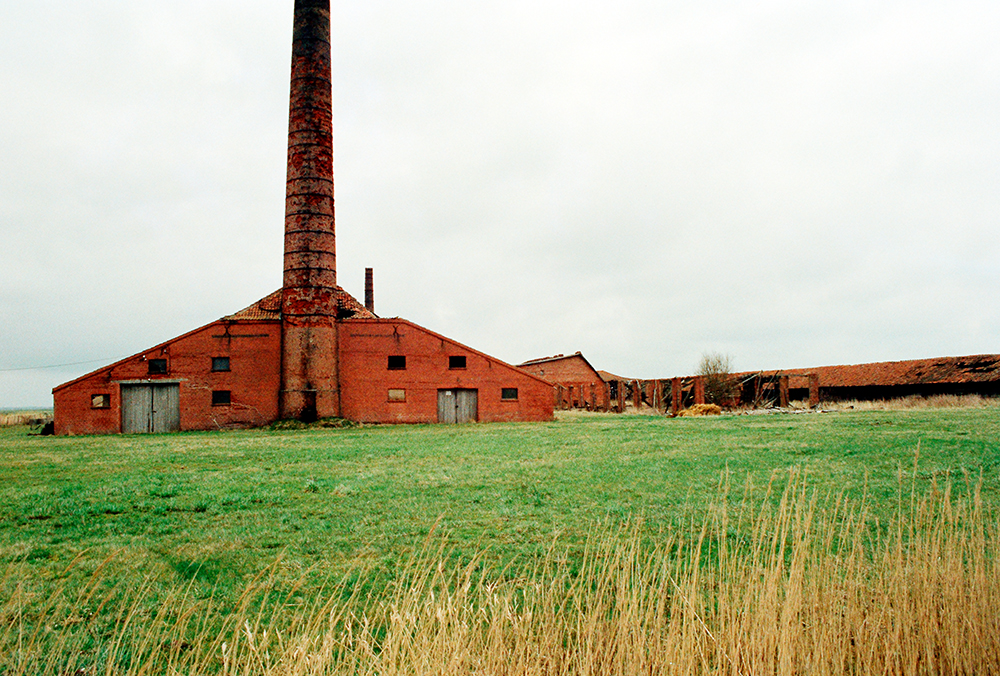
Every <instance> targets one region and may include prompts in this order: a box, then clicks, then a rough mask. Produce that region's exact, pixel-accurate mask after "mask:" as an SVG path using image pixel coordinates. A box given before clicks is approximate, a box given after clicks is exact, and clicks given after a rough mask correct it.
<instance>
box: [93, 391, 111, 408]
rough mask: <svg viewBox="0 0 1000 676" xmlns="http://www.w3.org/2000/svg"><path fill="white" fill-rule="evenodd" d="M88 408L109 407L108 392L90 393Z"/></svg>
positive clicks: (109, 397)
mask: <svg viewBox="0 0 1000 676" xmlns="http://www.w3.org/2000/svg"><path fill="white" fill-rule="evenodd" d="M90 408H111V395H110V394H92V395H90Z"/></svg>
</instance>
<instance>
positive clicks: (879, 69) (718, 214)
mask: <svg viewBox="0 0 1000 676" xmlns="http://www.w3.org/2000/svg"><path fill="white" fill-rule="evenodd" d="M279 5H280V6H275V5H274V3H264V2H257V3H236V2H232V1H229V2H217V3H209V4H205V3H193V2H178V3H171V4H169V5H163V4H162V3H161V4H156V3H152V2H138V3H136V2H133V3H124V2H120V1H113V0H104V1H103V2H95V3H87V5H86V6H80V5H72V4H71V5H68V6H66V5H63V4H59V3H52V2H40V3H32V4H31V5H24V4H22V5H16V6H15V5H8V6H3V7H0V58H2V60H3V62H4V63H7V64H17V65H18V67H17V68H5V69H4V70H3V71H2V72H0V97H2V100H4V101H5V106H4V109H3V112H2V113H0V119H2V121H3V124H2V125H0V154H2V156H3V157H4V162H3V163H2V164H0V227H2V228H3V232H4V241H5V247H4V248H3V249H2V250H0V321H3V322H4V324H5V326H9V327H13V328H12V329H11V330H8V331H4V332H3V335H2V337H0V354H2V355H3V359H2V360H0V369H2V368H13V367H22V366H26V365H39V364H43V365H44V364H54V363H67V362H72V361H82V360H85V359H89V358H99V357H104V356H109V354H110V353H115V354H116V355H118V354H122V353H125V354H127V353H131V352H134V351H138V350H140V349H142V348H144V347H147V346H148V345H151V344H154V343H156V342H160V341H161V340H164V339H166V338H169V337H171V336H172V335H176V334H178V333H180V332H182V331H184V330H187V329H190V328H193V327H194V326H197V325H200V324H202V323H204V322H207V321H210V320H212V319H214V318H216V317H218V316H220V315H221V314H224V313H226V312H230V311H233V310H235V309H238V308H239V307H242V306H243V305H245V304H247V303H249V302H252V301H253V300H255V299H256V298H258V297H260V296H262V295H264V294H265V293H267V292H269V291H270V290H273V288H276V287H277V285H278V284H280V255H281V251H280V247H281V222H282V220H281V215H282V208H283V204H282V197H283V181H284V168H283V163H284V162H283V160H284V134H285V125H286V116H287V113H286V100H287V71H288V54H289V48H290V45H289V41H290V34H291V30H290V27H291V6H292V3H291V2H288V1H286V2H283V3H279ZM998 28H1000V8H998V7H996V6H994V5H992V4H989V3H986V2H965V1H960V2H957V3H956V2H952V3H944V2H943V1H931V0H927V1H924V2H917V3H894V2H875V3H872V2H865V3H861V2H836V3H835V2H819V3H799V2H790V1H784V2H781V1H775V2H765V3H753V4H748V3H740V2H722V1H720V2H707V3H698V4H690V3H687V4H683V5H682V4H680V3H662V2H659V3H653V2H645V1H641V0H637V1H634V2H624V3H621V2H619V3H613V4H612V3H607V2H582V3H579V2H578V3H567V2H555V1H542V2H537V1H536V2H532V3H528V2H514V3H503V4H500V3H491V2H487V3H463V2H447V1H438V2H431V3H422V4H416V5H415V4H413V3H399V2H394V1H391V0H383V1H374V2H369V3H363V4H357V3H355V4H352V5H338V3H334V6H333V30H334V81H335V84H334V98H335V158H336V159H335V174H336V181H337V208H338V218H337V222H338V242H339V244H338V260H339V271H340V280H341V283H342V284H343V285H345V286H346V287H347V288H348V290H352V291H355V292H360V291H361V289H362V280H363V268H364V267H365V266H374V267H375V270H376V297H377V300H378V304H379V311H380V312H381V313H382V314H387V315H397V314H398V315H402V316H405V317H407V318H410V319H412V320H414V321H418V322H420V323H424V324H426V325H428V326H429V327H430V328H433V329H435V330H438V331H440V332H443V333H445V334H447V335H451V336H453V337H454V338H456V339H459V340H463V341H466V342H468V343H470V344H471V345H473V346H475V347H477V348H480V349H483V350H485V351H487V352H491V353H494V354H496V355H497V356H499V357H501V358H504V359H508V360H511V361H518V360H521V359H527V358H530V357H537V356H541V355H545V354H552V353H556V352H571V351H574V350H576V349H581V350H583V351H584V352H585V353H586V354H587V355H588V357H589V358H590V359H591V361H592V362H593V363H594V364H595V365H596V366H597V367H598V368H607V369H608V370H611V371H616V372H620V373H624V374H626V375H635V376H639V377H642V376H649V377H654V376H670V375H676V374H682V373H688V372H690V371H692V370H693V369H694V367H695V366H696V364H697V360H698V357H699V356H700V354H701V353H702V352H705V351H706V350H722V351H726V352H729V353H731V354H732V355H733V356H734V359H735V361H736V364H737V366H738V367H740V368H747V369H751V368H769V367H782V366H784V367H797V366H809V365H816V364H826V363H843V362H858V361H866V360H871V359H903V358H910V357H927V356H936V355H943V354H962V353H973V352H995V351H997V350H998V343H1000V317H998V313H997V312H996V311H995V310H994V309H993V308H994V306H995V301H994V300H993V298H992V293H991V291H992V289H994V288H996V287H997V283H998V281H1000V267H998V264H997V263H996V261H997V260H1000V258H998V254H1000V251H998V248H1000V246H998V244H997V243H996V237H995V233H996V214H997V213H1000V209H998V207H1000V204H998V202H1000V195H998V193H997V191H996V189H995V186H996V185H997V184H998V179H1000V175H998V174H1000V160H998V159H997V158H998V157H1000V152H998V151H1000V131H998V130H997V126H996V124H995V111H996V110H997V109H998V104H1000V100H998V99H1000V85H998V83H1000V77H998V76H1000V47H998V46H997V44H996V42H997V41H996V40H995V35H996V34H998ZM7 102H10V103H9V105H8V103H7ZM109 349H110V353H109ZM81 368H82V369H84V370H85V369H86V368H89V366H84V367H81ZM59 378H63V376H62V375H61V374H60V375H59ZM44 380H45V379H44V377H39V376H37V372H36V374H35V375H32V376H31V378H28V377H24V378H23V379H21V380H19V381H17V382H20V383H22V385H21V386H18V385H17V382H14V383H11V384H9V385H5V386H4V388H3V389H2V390H0V406H3V405H17V404H19V403H36V402H37V400H38V398H39V397H42V396H44V392H43V393H42V394H41V395H40V394H39V392H40V391H41V390H39V385H38V383H39V382H43V381H44ZM5 382H8V383H9V382H10V379H9V377H8V380H7V381H5ZM57 382H60V380H58V379H56V380H53V381H52V383H51V384H56V383H57ZM19 387H20V389H19ZM46 387H51V385H47V386H46ZM43 389H44V388H43ZM21 400H23V401H21Z"/></svg>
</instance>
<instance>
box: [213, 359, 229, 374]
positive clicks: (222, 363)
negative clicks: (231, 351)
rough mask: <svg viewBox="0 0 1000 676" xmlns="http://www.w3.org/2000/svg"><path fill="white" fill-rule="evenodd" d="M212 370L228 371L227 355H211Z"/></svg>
mask: <svg viewBox="0 0 1000 676" xmlns="http://www.w3.org/2000/svg"><path fill="white" fill-rule="evenodd" d="M212 370H213V371H228V370H229V357H212Z"/></svg>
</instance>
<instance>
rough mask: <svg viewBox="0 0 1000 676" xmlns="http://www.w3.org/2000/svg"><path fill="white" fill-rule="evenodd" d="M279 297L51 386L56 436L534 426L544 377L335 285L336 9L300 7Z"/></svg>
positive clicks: (319, 4) (540, 413)
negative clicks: (278, 427) (359, 425)
mask: <svg viewBox="0 0 1000 676" xmlns="http://www.w3.org/2000/svg"><path fill="white" fill-rule="evenodd" d="M294 11H295V14H294V34H293V41H292V71H291V87H290V97H289V131H288V174H287V189H286V198H285V242H284V274H283V280H282V288H281V289H279V290H278V291H275V292H274V293H272V294H270V295H268V296H267V297H265V298H263V299H261V300H260V301H258V302H256V303H254V304H253V305H251V306H249V307H247V308H245V309H243V310H241V311H239V312H236V313H234V314H232V315H228V316H226V317H223V318H221V319H219V320H217V321H215V322H211V323H210V324H207V325H205V326H202V327H200V328H197V329H195V330H193V331H190V332H188V333H186V334H183V335H181V336H178V337H176V338H174V339H172V340H169V341H166V342H164V343H161V344H160V345H157V346H155V347H152V348H150V349H148V350H144V351H143V352H140V353H137V354H135V355H133V356H131V357H129V358H127V359H123V360H121V361H118V362H116V363H114V364H111V365H109V366H105V367H103V368H100V369H97V370H96V371H93V372H91V373H88V374H87V375H84V376H81V377H80V378H77V379H75V380H73V381H70V382H68V383H64V384H62V385H59V386H57V387H55V388H54V389H53V398H54V404H55V432H56V433H57V434H92V433H114V432H170V431H178V430H205V429H218V428H226V427H239V426H257V425H263V424H267V423H270V422H273V421H275V420H279V419H286V418H295V419H300V420H305V421H311V420H315V419H317V418H327V417H343V418H348V419H351V420H356V421H361V422H385V423H423V422H470V421H516V420H520V421H539V420H549V419H551V418H552V412H553V401H552V386H551V384H550V383H549V382H547V381H546V380H544V379H542V378H540V377H538V376H535V375H532V374H530V373H527V372H525V371H522V370H520V369H518V368H516V367H514V366H511V365H510V364H507V363H504V362H503V361H501V360H499V359H496V358H494V357H491V356H489V355H486V354H484V353H482V352H479V351H477V350H474V349H472V348H470V347H468V346H465V345H462V344H460V343H458V342H456V341H453V340H451V339H449V338H446V337H444V336H442V335H440V334H437V333H434V332H433V331H430V330H429V329H426V328H423V327H421V326H418V325H416V324H414V323H412V322H409V321H406V320H405V319H399V318H392V319H388V318H380V317H378V316H377V315H376V314H375V312H374V306H373V292H372V290H371V289H372V287H371V274H370V272H369V274H368V278H367V280H366V291H367V293H366V296H367V297H366V305H367V307H366V305H362V304H361V303H359V302H358V301H357V300H356V299H355V298H354V297H353V296H351V295H350V294H349V293H347V292H346V291H344V289H342V288H341V287H340V286H338V284H337V266H336V246H335V242H336V236H335V222H334V200H333V144H332V138H333V134H332V101H331V88H332V85H331V71H330V3H329V0H296V1H295V10H294Z"/></svg>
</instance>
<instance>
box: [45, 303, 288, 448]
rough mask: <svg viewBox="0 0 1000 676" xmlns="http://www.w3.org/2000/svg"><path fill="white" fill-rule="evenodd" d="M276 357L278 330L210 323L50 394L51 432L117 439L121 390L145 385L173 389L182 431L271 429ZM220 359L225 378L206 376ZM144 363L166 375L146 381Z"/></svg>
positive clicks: (269, 325)
mask: <svg viewBox="0 0 1000 676" xmlns="http://www.w3.org/2000/svg"><path fill="white" fill-rule="evenodd" d="M280 349H281V324H280V323H279V322H255V321H249V322H228V321H218V322H213V323H212V324H209V325H207V326H203V327H201V328H200V329H195V330H194V331H191V332H190V333H186V334H184V335H183V336H180V337H178V338H175V339H173V340H171V341H168V342H166V343H162V344H161V345H157V346H156V347H154V348H151V349H149V350H146V351H144V352H140V353H138V354H136V355H133V356H132V357H129V358H128V359H124V360H122V361H120V362H117V363H115V364H112V365H110V366H107V367H104V368H102V369H99V370H97V371H94V372H92V373H90V374H88V375H85V376H83V377H81V378H78V379H76V380H73V381H70V382H68V383H65V384H63V385H60V386H58V387H56V388H55V389H54V390H53V392H52V394H53V399H54V403H55V432H56V434H110V433H117V432H121V431H122V408H121V403H122V386H123V385H125V386H128V385H129V384H133V385H135V384H144V383H149V384H151V383H162V384H172V383H176V384H177V385H178V387H179V389H180V402H179V413H180V429H181V430H210V429H225V428H232V427H252V426H257V425H264V424H267V423H270V422H272V421H274V420H276V419H277V418H278V387H279V382H280V373H279V364H280V360H279V355H280ZM220 358H222V359H226V360H227V361H228V363H227V364H226V366H227V367H228V370H213V359H220ZM151 360H164V361H165V370H166V372H165V373H150V361H151ZM216 365H218V364H216ZM213 392H229V393H230V403H228V404H226V405H218V404H216V405H213V403H212V398H213V394H212V393H213ZM95 395H97V396H99V395H107V396H108V397H109V401H108V402H107V407H106V408H95V407H94V403H95V402H94V396H95ZM102 403H103V402H102Z"/></svg>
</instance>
